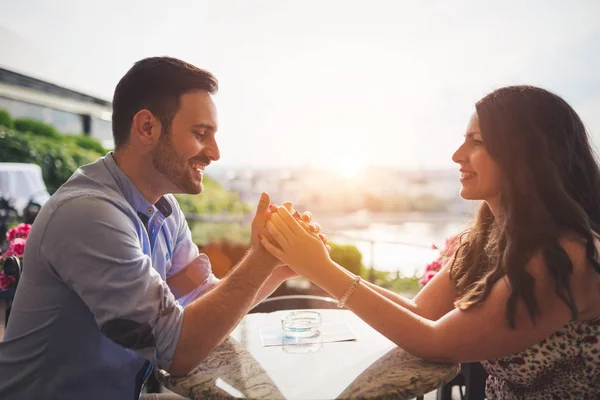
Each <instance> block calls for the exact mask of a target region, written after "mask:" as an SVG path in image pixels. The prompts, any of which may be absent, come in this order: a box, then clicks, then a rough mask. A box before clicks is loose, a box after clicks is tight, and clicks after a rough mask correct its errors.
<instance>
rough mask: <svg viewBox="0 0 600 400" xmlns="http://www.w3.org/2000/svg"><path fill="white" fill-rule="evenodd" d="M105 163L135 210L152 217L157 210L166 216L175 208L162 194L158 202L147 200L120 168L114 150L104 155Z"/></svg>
mask: <svg viewBox="0 0 600 400" xmlns="http://www.w3.org/2000/svg"><path fill="white" fill-rule="evenodd" d="M104 165H106V168H108V170H109V172H110V173H111V175H112V176H113V178H115V181H116V182H117V185H118V186H119V189H121V193H122V194H123V197H125V200H127V202H128V203H129V204H131V206H132V207H133V208H134V209H135V211H137V212H138V213H140V214H143V215H145V216H146V217H148V218H150V217H152V216H153V215H154V214H155V213H156V212H157V211H159V212H160V213H161V214H163V215H164V217H165V218H167V217H168V216H169V215H171V213H172V212H173V208H172V207H171V204H170V203H169V201H168V200H167V199H166V198H165V197H164V196H161V197H160V199H158V201H157V202H156V204H152V203H150V202H149V201H148V200H146V198H145V197H144V196H143V195H142V194H141V193H140V191H139V190H138V188H137V187H136V186H135V185H134V184H133V182H131V180H130V179H129V177H128V176H127V175H125V173H124V172H123V170H122V169H121V168H119V166H118V165H117V163H116V161H115V159H114V156H113V152H112V151H111V152H110V153H108V154H107V155H106V157H104Z"/></svg>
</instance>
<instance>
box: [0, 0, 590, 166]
mask: <svg viewBox="0 0 600 400" xmlns="http://www.w3.org/2000/svg"><path fill="white" fill-rule="evenodd" d="M4 3H5V4H3V5H2V7H1V9H2V14H1V15H0V48H1V49H2V50H1V51H0V65H2V66H4V67H7V68H12V69H15V70H18V71H21V72H24V73H27V74H30V75H33V76H36V77H39V78H42V79H45V80H49V81H51V82H54V83H57V84H60V85H63V86H67V87H71V88H74V89H77V90H81V91H83V92H86V93H90V94H95V95H99V96H101V97H104V98H107V99H110V98H111V97H112V92H113V90H114V87H115V85H116V83H117V82H118V80H119V78H120V77H121V76H122V75H123V74H124V73H125V72H126V71H127V69H128V68H129V67H130V66H131V65H132V63H133V62H135V61H136V60H138V59H141V58H143V57H148V56H155V55H170V56H174V57H179V58H182V59H184V60H186V61H189V62H191V63H193V64H195V65H197V66H199V67H202V68H206V69H208V70H210V71H212V72H213V73H214V74H215V75H216V76H217V77H218V78H219V81H220V85H221V90H220V92H219V94H218V95H217V97H216V102H217V105H218V107H219V118H220V125H221V126H220V132H219V140H220V145H221V153H222V158H221V162H220V164H221V165H222V166H236V167H243V166H249V167H256V166H302V165H307V164H315V165H337V166H338V167H340V166H346V168H351V167H352V166H354V167H355V166H356V165H361V164H374V165H389V166H394V167H400V168H427V169H432V168H440V167H451V168H452V167H453V163H452V161H451V159H450V158H451V155H452V152H453V150H454V149H455V148H456V146H458V144H459V143H460V141H461V140H462V134H463V133H464V128H465V126H466V124H467V121H468V118H469V116H470V114H471V113H472V111H473V104H474V102H475V101H476V100H478V99H479V98H480V97H482V96H483V95H485V94H486V93H488V92H489V91H491V90H493V89H494V88H498V87H501V86H504V85H509V84H523V83H527V84H534V85H538V86H542V87H544V88H547V89H550V90H552V91H555V92H556V93H558V94H560V95H561V96H563V97H564V98H565V99H566V100H567V101H568V102H570V103H571V105H572V106H573V107H574V108H575V109H576V110H577V111H578V112H579V114H580V115H581V116H582V118H583V119H584V122H585V123H586V124H587V126H588V128H589V129H590V131H591V133H592V136H593V137H594V140H595V142H596V143H600V112H599V111H600V74H599V73H598V71H600V24H599V23H598V19H599V17H600V1H597V0H589V1H569V2H567V1H562V0H552V1H550V0H534V1H526V2H524V1H520V0H517V1H513V0H511V1H503V2H498V1H481V0H472V1H471V0H462V1H445V0H442V1H431V0H430V1H414V0H413V1H398V0H390V1H376V0H370V1H366V0H363V1H352V0H339V1H331V0H328V1H325V0H303V1H298V0H294V1H288V0H272V1H264V0H254V1H247V0H246V1H244V0H239V1H230V0H219V1H216V0H215V1H199V0H194V1H176V2H171V4H168V2H165V1H157V0H141V1H126V0H119V1H114V0H110V1H96V2H88V1H81V0H61V1H50V0H19V1H9V0H5V2H4Z"/></svg>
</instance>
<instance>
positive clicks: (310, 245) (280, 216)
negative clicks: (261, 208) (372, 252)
mask: <svg viewBox="0 0 600 400" xmlns="http://www.w3.org/2000/svg"><path fill="white" fill-rule="evenodd" d="M269 211H270V213H269V215H267V218H266V220H267V221H266V230H267V232H268V235H261V237H260V242H261V244H262V245H263V246H264V247H265V249H267V251H268V252H269V253H271V254H272V255H273V256H275V257H277V258H278V259H279V260H281V262H283V263H285V264H287V265H289V266H290V267H291V268H293V269H294V270H295V271H296V272H297V273H298V274H300V275H302V276H304V277H306V278H308V279H310V276H311V275H312V271H313V270H314V268H315V267H316V266H317V265H323V263H326V262H327V261H329V260H330V259H329V252H330V251H331V248H330V247H329V245H327V238H326V237H325V235H323V234H320V233H319V229H320V228H319V227H318V225H316V224H310V219H308V221H309V222H307V218H306V217H305V215H306V213H305V214H304V215H303V216H300V215H299V214H298V212H297V211H293V208H292V207H291V203H289V204H286V206H279V207H271V208H270V210H269Z"/></svg>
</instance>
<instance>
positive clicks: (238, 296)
mask: <svg viewBox="0 0 600 400" xmlns="http://www.w3.org/2000/svg"><path fill="white" fill-rule="evenodd" d="M275 262H276V261H275V260H274V259H273V258H272V257H271V256H269V255H268V254H266V252H265V251H263V250H250V251H249V252H248V254H247V255H246V257H244V259H243V260H242V261H241V262H240V263H239V264H238V266H237V267H236V268H235V269H234V270H233V271H232V272H231V273H230V274H229V275H227V277H225V278H224V279H223V280H221V282H220V283H219V285H217V287H215V288H214V289H213V290H211V291H210V292H208V293H206V294H205V295H203V296H201V297H199V298H198V299H196V300H194V301H193V302H192V303H190V304H189V305H188V306H187V307H185V309H184V314H183V324H182V327H181V333H180V335H179V341H178V343H177V347H176V349H175V354H174V356H173V361H172V362H171V368H170V369H169V372H171V373H172V374H173V375H185V374H187V373H188V372H189V371H191V370H192V369H193V368H194V367H196V366H197V365H198V364H199V363H200V362H201V361H202V360H203V359H204V358H206V356H208V355H209V354H210V353H211V352H212V351H213V350H214V349H215V348H216V347H217V346H218V345H219V343H221V342H222V340H223V339H224V338H225V337H226V336H227V335H228V334H229V333H230V332H231V331H232V330H233V328H235V326H236V325H237V324H238V323H239V321H240V320H241V319H242V317H243V316H244V315H245V314H246V312H247V310H248V309H249V308H250V306H251V304H252V302H253V301H254V299H255V298H256V295H257V293H258V292H259V290H260V288H261V287H262V286H263V285H264V283H265V281H266V280H267V278H268V277H269V275H270V274H271V272H272V270H273V265H274V264H275Z"/></svg>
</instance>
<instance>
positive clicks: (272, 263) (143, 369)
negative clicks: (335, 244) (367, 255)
mask: <svg viewBox="0 0 600 400" xmlns="http://www.w3.org/2000/svg"><path fill="white" fill-rule="evenodd" d="M216 91H217V81H216V79H215V78H214V77H213V76H212V75H211V74H210V73H208V72H206V71H203V70H201V69H199V68H196V67H194V66H192V65H190V64H187V63H185V62H183V61H180V60H177V59H172V58H149V59H144V60H142V61H139V62H138V63H136V64H135V65H134V66H133V67H132V68H131V69H130V70H129V71H128V72H127V74H126V75H125V76H124V77H123V78H122V79H121V81H120V82H119V84H118V85H117V87H116V90H115V94H114V99H113V134H114V140H115V150H114V152H113V153H109V154H108V155H107V156H105V157H103V158H101V159H99V160H98V161H96V162H94V163H92V164H89V165H86V166H83V167H82V168H80V169H79V170H78V171H77V172H76V173H75V174H74V175H73V176H72V177H71V178H70V179H69V181H68V182H67V183H65V184H64V185H63V186H62V187H61V188H60V189H59V190H58V191H57V192H56V193H55V194H54V195H53V197H52V198H51V199H50V200H49V202H48V203H47V204H45V205H44V207H43V209H42V211H41V213H40V214H39V215H38V217H37V219H36V221H35V223H34V225H33V228H32V230H31V233H30V236H29V238H28V241H27V248H26V251H25V261H24V264H25V265H26V267H25V268H24V273H23V276H22V278H21V281H20V283H19V288H18V291H17V294H16V298H15V301H14V305H13V308H12V313H11V319H10V323H9V325H8V328H7V331H6V335H5V340H4V342H2V343H0V377H1V378H0V398H2V399H4V400H12V399H61V400H62V399H65V400H67V399H78V400H79V399H103V400H105V399H137V398H138V396H139V393H140V389H141V386H142V384H143V382H144V381H145V379H146V378H147V376H148V374H149V373H150V371H151V368H152V365H154V366H156V367H158V368H162V369H166V370H168V371H170V372H171V374H174V375H184V374H186V373H188V372H189V371H190V370H192V369H193V368H194V367H195V366H197V365H198V363H199V362H200V361H201V360H203V359H204V358H205V357H206V356H207V355H208V354H209V353H210V352H211V351H213V350H214V348H215V347H216V346H217V345H218V344H219V343H220V342H221V341H222V340H223V339H224V338H225V337H226V336H227V335H228V334H229V333H230V332H231V330H232V329H233V328H234V327H235V325H236V324H237V323H238V322H239V321H240V319H241V318H242V317H243V316H244V314H245V313H246V312H247V310H248V309H249V308H250V307H251V306H252V305H253V304H255V303H257V302H259V301H260V300H262V299H264V298H265V297H266V296H268V295H269V294H270V293H272V291H273V290H274V289H275V288H276V287H277V286H278V285H279V284H281V283H282V282H283V281H284V280H285V279H287V278H288V277H290V276H293V275H294V273H293V272H292V271H291V270H290V269H289V268H287V267H282V268H277V267H278V265H279V264H280V263H279V262H278V261H277V260H276V259H274V258H273V257H272V256H270V255H269V254H268V253H267V252H266V251H265V250H264V249H263V248H262V247H261V246H260V244H259V240H258V236H259V232H261V229H262V227H263V226H264V218H265V213H266V212H267V209H268V207H269V201H270V199H269V196H268V195H267V194H266V193H263V194H262V196H261V198H260V202H259V204H258V207H257V210H256V215H255V217H254V220H253V222H252V246H251V250H250V251H249V252H248V254H247V255H246V257H245V258H244V259H243V260H242V261H241V262H240V263H239V264H238V265H237V267H236V268H235V269H234V270H233V271H232V272H231V273H230V274H229V275H228V276H227V277H226V278H224V279H223V280H221V281H220V282H219V281H218V280H217V279H216V278H215V277H214V275H212V272H211V267H210V263H209V261H208V259H207V257H206V256H205V255H203V254H198V249H197V247H196V246H195V245H194V243H193V242H192V239H191V233H190V230H189V228H188V225H187V223H186V221H185V218H184V215H183V213H182V211H181V210H180V208H179V205H178V203H177V201H176V200H175V198H174V197H173V196H172V195H171V194H169V193H194V194H198V193H200V192H201V191H202V176H203V173H204V169H205V168H206V167H207V166H208V165H209V164H210V163H211V162H213V161H216V160H218V159H219V148H218V146H217V142H216V140H215V133H216V131H217V116H216V109H215V106H214V104H213V101H212V96H211V95H212V94H214V93H215V92H216ZM307 220H309V218H307ZM263 233H264V232H263ZM201 294H202V296H200V295H201ZM176 298H178V299H179V301H176ZM182 305H185V308H183V307H182Z"/></svg>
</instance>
